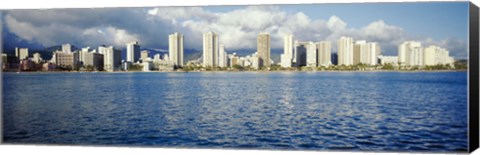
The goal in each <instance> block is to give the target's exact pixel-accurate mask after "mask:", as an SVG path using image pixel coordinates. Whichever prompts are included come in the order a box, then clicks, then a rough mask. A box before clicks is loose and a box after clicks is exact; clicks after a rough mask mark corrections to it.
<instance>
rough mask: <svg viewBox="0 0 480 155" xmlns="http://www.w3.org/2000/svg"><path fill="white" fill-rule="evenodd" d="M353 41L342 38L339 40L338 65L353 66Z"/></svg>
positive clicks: (348, 38)
mask: <svg viewBox="0 0 480 155" xmlns="http://www.w3.org/2000/svg"><path fill="white" fill-rule="evenodd" d="M353 45H354V44H353V39H352V38H350V37H340V39H339V40H338V65H353Z"/></svg>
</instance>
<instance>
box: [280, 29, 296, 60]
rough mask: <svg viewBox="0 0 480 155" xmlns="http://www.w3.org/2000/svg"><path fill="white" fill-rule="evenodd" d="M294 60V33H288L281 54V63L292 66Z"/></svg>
mask: <svg viewBox="0 0 480 155" xmlns="http://www.w3.org/2000/svg"><path fill="white" fill-rule="evenodd" d="M293 60H294V59H293V35H291V34H288V35H286V36H285V37H284V38H283V54H282V55H280V65H281V66H282V67H292V62H293Z"/></svg>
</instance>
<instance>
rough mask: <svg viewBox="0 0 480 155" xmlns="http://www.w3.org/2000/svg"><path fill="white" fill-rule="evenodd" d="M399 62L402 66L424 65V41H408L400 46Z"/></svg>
mask: <svg viewBox="0 0 480 155" xmlns="http://www.w3.org/2000/svg"><path fill="white" fill-rule="evenodd" d="M398 63H399V64H400V65H402V66H423V48H422V43H420V42H416V41H407V42H404V43H402V44H400V45H399V46H398Z"/></svg>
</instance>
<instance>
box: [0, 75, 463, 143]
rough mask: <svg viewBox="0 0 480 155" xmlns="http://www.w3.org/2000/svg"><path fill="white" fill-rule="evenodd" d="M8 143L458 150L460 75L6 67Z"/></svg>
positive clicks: (5, 128) (460, 133)
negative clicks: (9, 69) (15, 69)
mask: <svg viewBox="0 0 480 155" xmlns="http://www.w3.org/2000/svg"><path fill="white" fill-rule="evenodd" d="M2 78H3V107H2V108H3V111H2V112H3V140H4V142H5V143H13V144H17V143H18V144H67V145H113V146H155V147H177V148H241V149H288V150H348V151H415V152H418V151H427V152H457V151H462V152H463V151H466V150H467V147H468V141H467V126H468V124H467V73H466V72H285V73H255V72H233V73H231V72H227V73H225V72H217V73H215V72H213V73H21V74H15V73H4V74H3V77H2Z"/></svg>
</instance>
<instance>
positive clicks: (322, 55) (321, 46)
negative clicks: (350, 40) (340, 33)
mask: <svg viewBox="0 0 480 155" xmlns="http://www.w3.org/2000/svg"><path fill="white" fill-rule="evenodd" d="M317 50H318V58H317V61H318V66H329V65H332V60H331V54H332V43H331V42H330V41H321V42H319V43H317Z"/></svg>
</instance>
